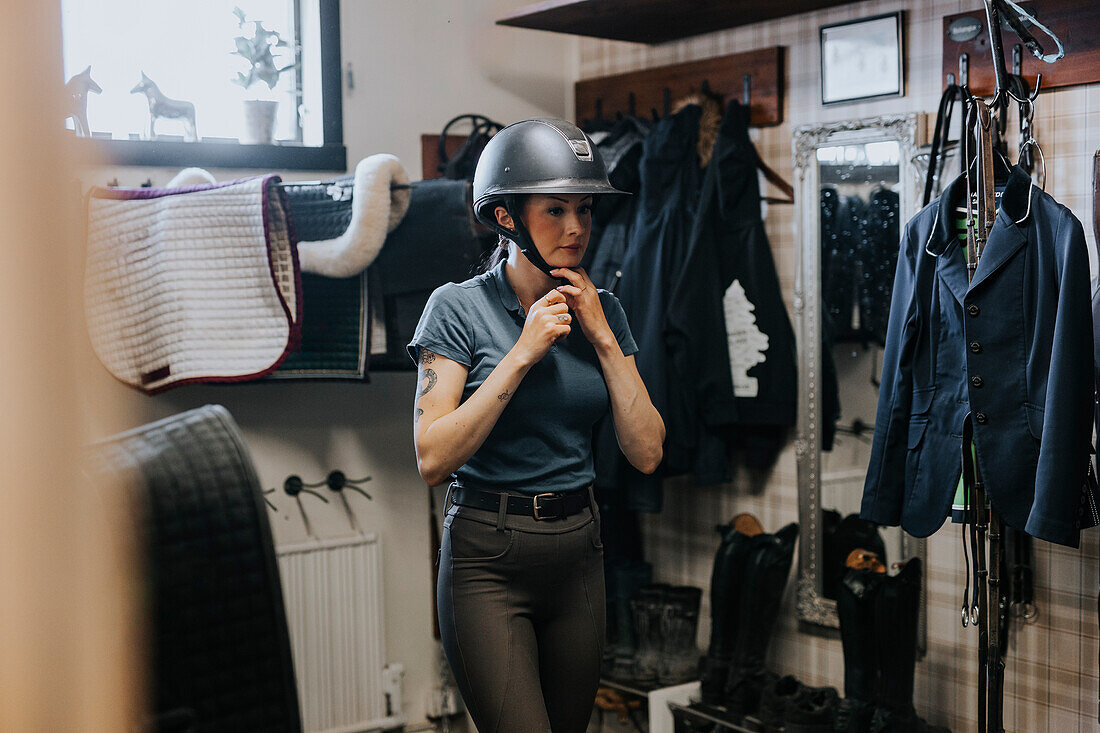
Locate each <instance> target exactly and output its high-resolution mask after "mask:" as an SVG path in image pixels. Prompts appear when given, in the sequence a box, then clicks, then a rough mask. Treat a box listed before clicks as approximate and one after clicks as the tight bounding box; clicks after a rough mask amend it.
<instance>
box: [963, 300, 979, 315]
mask: <svg viewBox="0 0 1100 733" xmlns="http://www.w3.org/2000/svg"><path fill="white" fill-rule="evenodd" d="M966 312H967V313H969V314H970V315H972V316H976V315H978V314H979V313H981V312H982V309H981V308H979V307H978V306H976V305H974V304H973V303H971V304H970V305H968V306H966Z"/></svg>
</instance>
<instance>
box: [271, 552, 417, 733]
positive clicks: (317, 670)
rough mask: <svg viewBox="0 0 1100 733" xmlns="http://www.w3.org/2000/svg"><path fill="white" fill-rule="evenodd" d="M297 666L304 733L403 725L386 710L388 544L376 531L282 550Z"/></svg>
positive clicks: (347, 732) (344, 732)
mask: <svg viewBox="0 0 1100 733" xmlns="http://www.w3.org/2000/svg"><path fill="white" fill-rule="evenodd" d="M276 553H277V555H278V558H279V574H280V576H281V579H282V585H283V597H284V600H285V602H286V614H287V623H288V625H289V627H290V643H291V648H292V650H293V653H294V671H295V674H296V676H297V678H298V696H299V700H300V703H301V709H302V722H303V730H304V731H305V732H306V733H360V732H361V731H370V730H377V729H380V728H386V727H393V726H394V725H395V724H401V723H403V722H404V720H403V718H402V717H401V716H400V712H401V711H399V710H393V711H390V710H388V709H387V707H388V706H387V699H386V695H385V691H384V690H383V675H382V672H383V667H384V666H385V664H386V646H385V626H384V623H383V620H384V617H383V613H384V612H383V604H382V547H381V544H380V542H379V539H378V535H377V534H373V533H372V534H367V535H360V536H358V537H353V538H348V539H338V540H326V541H319V542H310V543H307V544H303V545H294V546H287V547H280V548H278V549H277V551H276Z"/></svg>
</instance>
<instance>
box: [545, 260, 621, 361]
mask: <svg viewBox="0 0 1100 733" xmlns="http://www.w3.org/2000/svg"><path fill="white" fill-rule="evenodd" d="M550 274H551V275H553V276H554V277H561V278H565V279H566V280H568V281H569V284H568V285H559V286H558V287H557V288H556V290H557V291H558V292H559V293H562V294H563V295H564V296H565V302H566V304H568V306H569V308H570V309H571V310H572V311H573V313H574V314H575V315H576V317H577V322H578V323H579V324H580V326H581V331H582V332H584V336H585V338H587V339H588V340H589V341H590V342H592V345H593V346H601V345H608V344H610V343H617V341H616V339H615V334H614V333H613V332H612V331H611V326H609V325H608V324H607V316H605V315H604V312H603V304H602V303H600V294H599V293H597V292H596V286H595V284H593V282H592V280H591V279H590V278H589V277H588V273H587V272H585V271H584V268H581V267H578V268H577V269H575V270H570V269H568V268H565V267H559V268H558V269H556V270H551V271H550Z"/></svg>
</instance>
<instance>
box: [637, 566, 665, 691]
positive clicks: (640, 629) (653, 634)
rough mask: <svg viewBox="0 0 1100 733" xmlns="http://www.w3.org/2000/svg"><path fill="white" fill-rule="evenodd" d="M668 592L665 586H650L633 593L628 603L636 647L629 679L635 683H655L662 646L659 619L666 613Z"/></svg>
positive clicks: (658, 584) (661, 584)
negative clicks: (632, 670)
mask: <svg viewBox="0 0 1100 733" xmlns="http://www.w3.org/2000/svg"><path fill="white" fill-rule="evenodd" d="M669 588H671V586H669V585H668V584H667V583H650V584H648V585H643V586H642V587H641V588H638V590H636V591H634V595H633V596H632V597H631V599H630V609H631V613H632V617H633V620H634V638H635V639H636V640H637V643H638V648H637V653H636V654H635V656H634V673H633V675H631V679H633V680H634V681H636V682H644V683H652V682H656V681H657V665H658V664H659V663H660V660H661V646H662V637H661V619H662V617H663V616H664V615H665V614H666V613H668V610H669V605H668V591H669Z"/></svg>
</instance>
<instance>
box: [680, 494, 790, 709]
mask: <svg viewBox="0 0 1100 733" xmlns="http://www.w3.org/2000/svg"><path fill="white" fill-rule="evenodd" d="M718 529H719V531H720V532H721V533H722V541H721V543H720V544H719V546H718V551H717V553H716V554H715V558H714V570H713V572H712V573H711V585H710V611H711V635H710V644H709V646H708V648H707V654H706V656H705V657H704V658H703V660H702V661H701V662H700V667H699V675H700V686H701V696H702V701H703V702H704V703H707V704H710V705H721V706H723V707H725V708H726V709H727V710H728V711H729V712H730V714H731V716H732V717H733V718H734V719H735V720H740V719H741V718H743V717H744V716H745V715H750V714H752V713H754V712H756V708H757V706H758V705H759V702H760V695H761V694H762V693H763V690H764V689H765V688H766V687H767V686H768V685H769V684H771V683H773V682H774V681H775V679H776V676H775V675H773V674H772V673H770V672H767V671H766V669H765V666H764V663H765V661H766V657H767V651H768V644H769V642H770V640H771V635H772V631H773V630H774V629H775V622H776V619H777V618H778V616H779V605H780V602H781V601H782V599H783V592H784V590H785V589H786V586H787V576H788V575H789V574H790V569H791V562H792V560H793V558H794V549H795V543H796V541H797V539H798V525H797V524H793V523H792V524H789V525H787V526H786V527H784V528H783V529H781V530H779V531H778V532H776V533H775V534H767V533H765V532H764V531H763V528H762V527H761V526H760V523H759V522H758V521H757V520H756V518H755V517H753V516H752V515H749V514H741V515H738V516H737V517H735V518H734V520H733V521H732V522H731V523H730V524H728V525H725V526H722V527H719V528H718Z"/></svg>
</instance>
